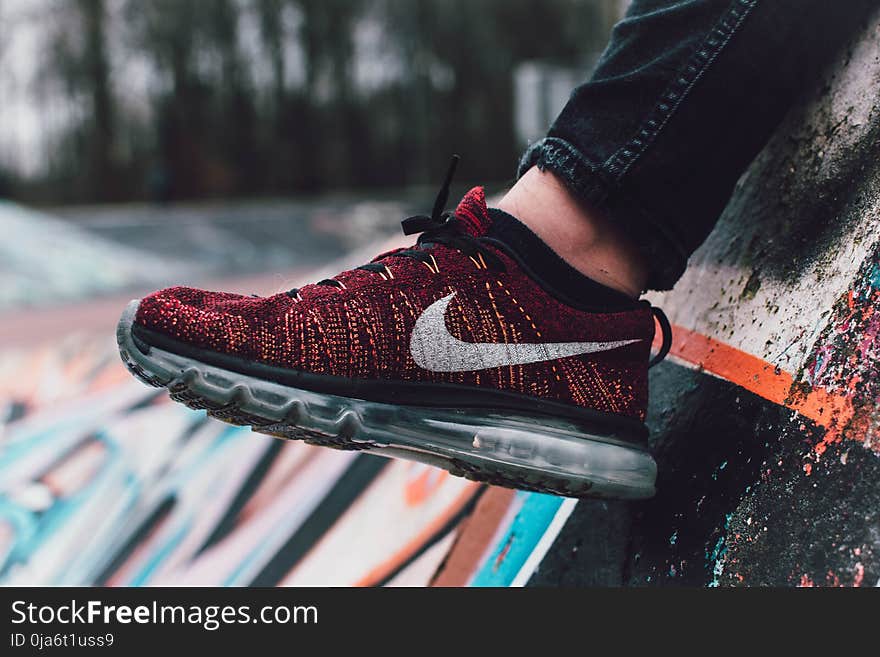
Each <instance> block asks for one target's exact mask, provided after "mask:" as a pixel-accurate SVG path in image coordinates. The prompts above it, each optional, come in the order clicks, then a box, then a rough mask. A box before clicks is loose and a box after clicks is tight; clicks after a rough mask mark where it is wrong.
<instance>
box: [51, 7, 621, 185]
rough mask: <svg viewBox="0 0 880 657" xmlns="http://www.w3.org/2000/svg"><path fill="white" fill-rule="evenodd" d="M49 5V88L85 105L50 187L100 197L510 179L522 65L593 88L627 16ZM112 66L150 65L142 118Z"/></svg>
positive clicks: (65, 138)
mask: <svg viewBox="0 0 880 657" xmlns="http://www.w3.org/2000/svg"><path fill="white" fill-rule="evenodd" d="M51 6H53V7H55V8H57V11H56V12H54V13H53V15H52V20H51V21H50V24H51V26H52V27H51V30H50V32H51V34H50V48H49V49H48V51H49V53H50V55H49V57H48V59H47V62H46V72H47V76H46V78H47V79H48V80H50V81H51V82H52V84H56V85H57V86H58V87H60V88H61V89H62V90H63V93H64V95H65V96H66V98H68V99H69V101H70V105H71V107H73V108H74V109H73V110H72V111H71V112H70V115H69V117H68V119H69V122H68V125H67V127H66V129H65V132H64V134H63V135H62V136H61V138H60V140H59V142H58V143H57V145H56V148H55V149H54V151H53V153H52V157H51V158H50V159H51V163H52V166H51V170H50V171H49V172H48V173H47V174H45V175H44V183H45V185H44V186H43V189H48V190H49V191H50V194H51V195H52V196H53V200H90V201H94V200H99V201H104V200H114V199H123V198H132V197H137V196H143V195H144V194H148V195H149V196H152V197H153V198H156V199H180V198H199V197H206V196H240V195H254V194H291V193H296V192H301V191H318V190H324V189H331V188H340V187H350V186H390V185H408V184H413V183H424V182H431V181H433V180H435V179H436V177H437V176H439V175H440V172H441V170H442V169H443V167H444V166H445V163H446V161H447V158H448V156H449V154H450V153H451V152H460V153H461V154H462V155H463V156H464V160H463V169H462V176H461V178H462V179H463V180H464V179H468V178H470V179H478V180H493V179H494V180H504V179H510V178H511V176H512V175H513V172H514V168H515V164H516V159H517V156H518V146H517V144H516V140H515V138H514V127H513V120H514V107H513V91H512V76H513V72H514V71H515V70H516V67H517V66H518V65H519V64H521V63H522V62H524V61H527V60H532V59H540V60H549V61H553V62H556V63H562V64H563V65H567V66H583V67H584V72H585V75H586V73H587V70H586V69H587V64H588V63H589V62H590V61H591V55H592V54H593V53H595V51H597V50H599V49H600V48H601V47H602V46H603V45H604V40H605V38H606V35H607V32H608V30H609V28H610V20H611V17H613V16H614V15H615V12H616V11H617V10H618V9H619V2H618V0H541V1H540V2H536V1H535V0H479V1H477V2H475V1H473V0H121V2H119V3H107V2H106V0H71V1H70V2H59V3H52V5H51ZM108 7H111V8H112V9H113V13H111V14H109V15H108ZM119 7H122V11H118V8H119ZM370 34H372V35H373V36H371V37H370V36H369V35H370ZM120 35H121V37H122V38H120ZM364 35H367V36H368V37H369V38H367V41H366V42H369V43H368V45H367V46H365V45H364V44H365V43H366V42H365V41H364V38H365V37H364ZM377 35H378V36H377ZM111 36H112V37H113V38H112V39H111V38H110V37H111ZM370 39H372V41H370ZM110 43H112V44H113V47H112V48H111V47H110V45H109V44H110ZM369 44H372V45H369ZM365 48H366V50H365ZM376 49H378V50H380V51H381V53H379V54H377V53H376V52H373V51H374V50H376ZM380 55H381V57H382V59H381V61H380V60H379V59H377V60H376V61H373V60H371V59H370V58H377V57H379V56H380ZM114 57H117V58H120V61H122V60H124V59H125V58H129V57H133V58H138V59H139V60H143V61H146V62H147V63H148V65H149V69H150V71H149V76H150V79H149V85H148V88H149V96H148V99H147V104H148V107H147V108H146V110H145V111H140V112H137V113H134V112H132V110H131V108H130V107H129V106H128V105H126V104H125V103H121V102H118V99H116V98H115V96H114V93H116V92H115V91H114V89H115V85H114V82H115V81H114V74H115V72H116V71H117V70H119V67H118V66H116V65H115V63H114V59H113V58H114ZM377 69H382V70H377ZM365 75H366V76H367V78H370V80H372V82H369V83H365V82H364V76H365ZM145 131H146V132H145ZM132 135H135V136H137V139H136V140H134V141H136V142H137V144H138V146H137V148H134V149H133V148H131V147H130V144H131V143H132V141H133V137H132ZM142 135H143V137H142ZM123 145H124V146H125V148H122V146H123Z"/></svg>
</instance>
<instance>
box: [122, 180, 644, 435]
mask: <svg viewBox="0 0 880 657" xmlns="http://www.w3.org/2000/svg"><path fill="white" fill-rule="evenodd" d="M455 219H456V220H457V223H458V226H459V230H461V231H462V232H463V233H464V234H466V235H469V236H471V237H473V238H475V237H482V236H484V235H486V234H487V233H488V231H489V229H490V227H491V222H492V219H491V216H490V213H489V212H488V210H487V208H486V202H485V197H484V192H483V189H482V188H479V187H477V188H475V189H473V190H471V191H470V192H469V193H468V194H467V195H466V196H465V197H464V199H463V200H462V201H461V203H460V204H459V206H458V208H457V209H456V211H455ZM417 248H418V250H420V251H424V253H425V256H426V257H425V258H424V260H425V261H422V260H419V259H416V258H413V257H404V256H403V255H400V253H401V252H400V251H397V252H391V253H390V254H384V255H383V256H380V258H378V259H377V260H375V261H374V264H375V265H376V266H375V267H373V269H375V270H376V271H366V270H363V269H354V270H350V271H346V272H343V273H341V274H339V275H338V276H336V277H335V279H334V281H335V284H333V285H327V284H324V285H320V284H311V285H307V286H305V287H303V288H301V289H300V290H299V291H298V293H297V294H294V295H288V294H277V295H274V296H271V297H266V298H255V297H248V296H241V295H235V294H226V293H214V292H205V291H202V290H196V289H192V288H184V287H174V288H169V289H165V290H161V291H159V292H156V293H154V294H151V295H150V296H148V297H146V298H144V299H143V300H142V301H141V303H140V307H139V309H138V313H137V317H136V323H137V324H139V325H140V326H143V327H145V328H148V329H151V330H153V331H156V332H159V333H162V334H164V335H166V336H169V337H171V338H174V339H175V340H177V341H179V342H182V343H186V344H189V345H192V346H196V347H200V348H204V349H208V350H211V351H216V352H220V353H223V354H229V355H234V356H238V357H241V358H244V359H247V360H252V361H259V362H261V363H266V364H270V365H275V366H281V367H285V368H291V369H295V370H304V371H308V372H312V373H316V374H328V375H335V376H342V377H353V378H363V379H391V380H403V381H431V382H446V383H453V384H460V385H466V386H477V387H488V388H496V389H500V390H506V391H510V392H516V393H521V394H524V395H531V396H535V397H539V398H542V399H548V400H554V401H558V402H564V403H569V404H575V405H577V406H581V407H586V408H592V409H596V410H599V411H603V412H608V413H615V414H620V415H624V416H629V417H635V418H639V419H644V416H645V409H646V405H647V366H648V358H649V350H650V345H651V341H652V338H653V335H654V320H653V317H652V314H651V310H650V308H649V307H648V306H647V305H644V304H637V305H634V307H633V308H632V309H628V310H624V311H618V312H594V311H587V310H582V309H578V308H575V307H572V306H571V305H568V304H567V303H566V302H563V301H562V300H560V299H558V298H556V297H555V296H553V295H551V294H550V293H549V292H548V291H546V290H545V289H544V288H543V287H542V286H541V285H539V284H538V283H537V282H536V281H535V280H533V279H532V278H530V276H529V275H527V274H526V273H525V272H524V271H523V269H522V268H521V267H520V265H519V264H518V263H517V261H516V260H515V259H514V258H512V257H511V256H510V255H508V253H507V252H506V251H505V250H504V249H502V248H498V247H497V246H493V245H492V244H491V243H484V244H483V245H482V248H483V249H484V250H485V251H486V256H487V257H483V256H482V255H481V254H477V255H476V256H474V255H471V256H469V255H466V254H465V253H463V252H462V251H461V250H460V249H457V248H455V246H454V245H451V244H448V243H436V244H431V245H427V244H426V245H423V246H420V247H417ZM489 256H494V258H488V257H489ZM487 258H488V259H491V260H492V262H488V261H487ZM495 259H497V262H498V263H501V265H503V266H501V267H495V266H493V262H495ZM450 295H451V298H449V299H448V302H447V301H443V300H445V299H446V298H447V297H450ZM441 301H443V303H438V302H441ZM429 309H430V310H429ZM420 317H421V318H422V319H421V320H420ZM417 322H419V326H418V329H417V327H416V324H417ZM416 329H417V330H416ZM414 331H415V333H416V337H413V334H414ZM458 341H461V342H465V343H476V344H477V346H476V348H474V347H472V346H470V345H461V344H460V343H459V342H458ZM556 343H577V345H586V346H581V347H578V346H577V345H575V346H572V347H567V348H570V349H571V350H572V351H571V353H575V352H578V353H576V355H570V356H565V355H562V356H559V353H560V351H559V350H560V349H562V348H561V347H559V346H558V345H557V344H556ZM499 345H502V346H501V347H499ZM504 345H506V346H504ZM512 345H520V346H516V347H514V346H512ZM591 345H592V346H591ZM615 345H619V346H615ZM585 350H592V351H588V352H586V353H579V352H583V351H585ZM544 356H547V358H545V357H544ZM499 362H500V363H502V364H499Z"/></svg>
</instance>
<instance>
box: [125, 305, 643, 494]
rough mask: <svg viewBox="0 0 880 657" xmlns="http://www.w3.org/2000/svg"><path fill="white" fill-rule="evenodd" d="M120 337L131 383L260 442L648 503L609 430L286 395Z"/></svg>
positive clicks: (544, 419) (638, 460) (634, 454)
mask: <svg viewBox="0 0 880 657" xmlns="http://www.w3.org/2000/svg"><path fill="white" fill-rule="evenodd" d="M124 319H125V318H123V320H124ZM122 329H123V326H122V322H121V323H120V331H119V335H118V337H119V341H120V352H121V354H122V357H123V360H125V361H126V363H127V364H128V365H129V367H130V368H131V369H132V371H134V372H135V373H136V374H137V375H138V376H140V377H141V378H143V379H145V380H149V382H150V383H153V384H154V385H164V386H166V387H169V388H171V389H172V390H175V389H177V390H181V389H185V390H186V394H188V395H189V396H190V397H191V398H194V399H198V400H201V401H203V402H207V403H206V404H204V405H205V406H207V407H208V408H212V407H213V408H216V407H222V408H223V411H222V415H225V416H226V417H232V418H236V417H239V418H251V419H258V420H259V422H253V423H252V424H254V429H255V430H257V431H260V432H263V433H269V434H272V435H278V436H283V437H287V438H294V439H307V440H312V441H313V442H318V443H319V444H327V445H329V446H335V447H348V448H359V449H367V450H369V451H370V452H371V453H376V454H380V455H384V456H393V457H401V458H407V459H411V460H416V461H422V462H425V463H429V464H431V465H436V466H439V467H442V468H445V469H447V470H450V471H451V472H453V473H454V474H464V475H467V476H472V477H473V478H476V479H480V480H483V481H488V482H490V483H500V484H505V485H510V486H514V487H519V488H526V489H531V490H543V491H546V492H552V493H556V494H561V495H571V496H575V497H579V496H599V497H614V498H626V499H638V498H645V497H650V496H651V495H653V493H654V481H655V478H656V464H655V462H654V459H653V457H652V456H651V454H650V453H649V452H648V451H647V449H646V448H644V447H642V446H641V445H638V444H636V443H633V442H629V441H627V440H624V439H623V438H622V437H619V436H615V435H614V434H613V433H610V434H609V433H608V432H607V430H604V431H602V432H600V431H595V430H591V429H590V427H587V426H584V425H582V424H581V423H576V422H573V421H570V420H567V419H562V418H554V417H551V416H538V415H518V414H516V413H507V412H499V411H497V410H490V409H479V408H466V409H465V408H461V409H453V408H434V407H430V406H413V405H398V404H389V403H380V402H373V401H366V400H362V399H354V398H350V397H342V396H336V395H331V394H324V393H317V392H312V391H309V390H302V389H298V388H292V387H289V386H285V385H281V384H279V383H275V382H272V381H267V380H264V379H260V378H256V377H252V376H248V375H245V374H241V373H237V372H232V371H228V370H225V369H222V368H218V367H215V366H213V365H210V364H207V363H203V362H201V361H197V360H193V359H192V358H189V357H186V356H182V355H179V354H175V353H172V352H169V351H165V350H162V349H158V348H150V349H149V354H144V353H143V352H141V351H140V350H139V349H138V348H137V347H136V346H135V345H134V343H133V341H131V337H130V333H129V332H127V331H123V330H122ZM124 333H128V335H124ZM230 409H231V411H230ZM236 414H237V415H236ZM218 415H220V414H219V413H218Z"/></svg>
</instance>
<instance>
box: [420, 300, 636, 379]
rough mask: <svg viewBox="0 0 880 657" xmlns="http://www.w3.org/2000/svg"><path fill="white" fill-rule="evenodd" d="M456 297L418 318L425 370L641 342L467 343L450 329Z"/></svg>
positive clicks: (465, 368)
mask: <svg viewBox="0 0 880 657" xmlns="http://www.w3.org/2000/svg"><path fill="white" fill-rule="evenodd" d="M454 296H455V292H453V293H452V294H450V295H448V296H445V297H443V298H442V299H439V300H437V301H435V302H434V303H432V304H431V305H430V306H428V307H427V308H425V311H424V312H423V313H422V314H421V315H419V318H418V319H417V320H416V325H415V327H414V328H413V332H412V336H411V338H410V341H409V351H410V353H411V354H412V357H413V360H414V361H415V362H416V365H418V366H419V367H421V368H422V369H425V370H430V371H431V372H472V371H474V370H486V369H491V368H493V367H507V366H510V365H527V364H529V363H540V362H543V361H546V360H556V359H557V358H566V357H568V356H580V355H582V354H593V353H596V352H600V351H610V350H612V349H618V348H619V347H624V346H626V345H628V344H632V343H633V342H639V340H617V341H616V342H546V343H528V344H514V343H496V342H464V341H462V340H459V339H458V338H456V337H455V336H453V335H452V334H451V333H450V332H449V329H448V328H446V318H445V317H446V307H447V306H448V305H449V302H450V301H452V297H454Z"/></svg>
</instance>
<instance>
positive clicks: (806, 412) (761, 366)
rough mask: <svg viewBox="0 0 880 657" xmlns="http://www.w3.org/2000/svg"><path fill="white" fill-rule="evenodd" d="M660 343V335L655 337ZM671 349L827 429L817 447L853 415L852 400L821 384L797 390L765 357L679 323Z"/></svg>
mask: <svg viewBox="0 0 880 657" xmlns="http://www.w3.org/2000/svg"><path fill="white" fill-rule="evenodd" d="M655 344H656V345H659V336H658V337H657V339H656V340H655ZM670 353H671V354H672V355H673V356H675V357H676V358H679V359H681V360H683V361H686V362H688V363H691V364H693V365H696V366H697V367H699V368H701V369H703V370H705V371H707V372H709V373H711V374H714V375H715V376H718V377H720V378H722V379H725V380H727V381H730V382H731V383H733V384H735V385H738V386H740V387H742V388H745V389H746V390H748V391H749V392H752V393H754V394H756V395H758V396H760V397H763V398H764V399H767V400H769V401H772V402H773V403H775V404H779V405H781V406H785V407H786V408H790V409H792V410H794V411H797V412H798V413H800V414H801V415H803V416H804V417H806V418H808V419H810V420H812V421H813V422H815V423H816V424H818V425H819V426H822V427H825V428H826V429H827V430H828V433H827V435H826V437H825V439H824V440H823V441H822V443H821V444H820V445H819V446H817V451H819V453H821V452H822V451H824V446H827V444H828V443H829V442H832V441H833V440H835V439H837V438H838V437H839V435H840V431H841V429H842V428H843V427H844V426H846V424H847V422H849V420H851V419H852V417H853V412H854V409H853V405H852V400H851V399H850V398H849V397H846V396H844V395H840V394H836V393H833V392H829V391H827V390H825V389H823V388H818V387H815V388H812V389H810V390H808V391H799V390H798V389H797V388H794V387H793V386H794V377H793V376H792V375H791V374H790V373H788V372H785V371H784V370H781V369H779V368H777V367H775V366H774V365H771V364H770V363H768V362H767V361H765V360H762V359H760V358H758V357H757V356H753V355H751V354H749V353H746V352H744V351H741V350H739V349H737V348H735V347H731V346H730V345H727V344H724V343H723V342H719V341H718V340H714V339H713V338H710V337H707V336H705V335H702V334H700V333H697V332H695V331H691V330H690V329H686V328H684V327H682V326H673V328H672V349H671V350H670Z"/></svg>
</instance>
